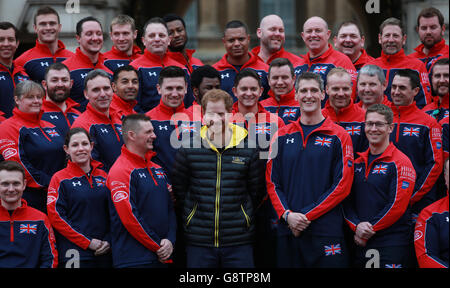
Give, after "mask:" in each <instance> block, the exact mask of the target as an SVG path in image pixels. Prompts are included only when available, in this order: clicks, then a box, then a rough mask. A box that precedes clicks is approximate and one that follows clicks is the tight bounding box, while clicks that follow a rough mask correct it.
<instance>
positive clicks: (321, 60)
mask: <svg viewBox="0 0 450 288" xmlns="http://www.w3.org/2000/svg"><path fill="white" fill-rule="evenodd" d="M330 36H331V31H330V30H329V29H328V24H327V22H325V20H323V19H322V18H320V17H317V16H314V17H311V18H309V19H308V20H306V22H305V24H303V31H302V33H301V37H302V39H303V41H304V42H305V45H306V48H307V49H308V53H306V55H303V61H304V63H303V65H301V66H300V69H301V72H304V71H311V72H314V73H316V74H319V75H320V76H321V77H322V80H323V82H324V83H325V85H326V81H327V74H328V72H330V70H331V69H333V68H335V67H342V68H344V69H346V70H347V72H348V73H349V74H350V75H351V76H352V82H353V86H355V85H356V76H357V73H356V69H355V66H354V65H353V63H352V61H351V60H350V58H348V57H347V55H345V54H343V53H341V52H339V51H337V50H334V48H333V46H331V44H329V43H328V40H329V39H330ZM296 74H297V75H299V73H296ZM327 99H328V95H327V94H326V93H325V97H324V99H323V100H322V103H321V105H322V108H323V107H324V106H325V103H326V101H327Z"/></svg>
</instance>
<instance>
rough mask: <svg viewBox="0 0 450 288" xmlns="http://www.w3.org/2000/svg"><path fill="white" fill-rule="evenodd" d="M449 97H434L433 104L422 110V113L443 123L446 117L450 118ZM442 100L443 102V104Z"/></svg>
mask: <svg viewBox="0 0 450 288" xmlns="http://www.w3.org/2000/svg"><path fill="white" fill-rule="evenodd" d="M448 97H449V95H448V93H447V95H445V96H444V97H442V98H440V97H439V96H434V97H433V102H431V103H430V104H428V105H427V106H425V107H423V108H422V111H424V112H425V113H427V114H428V115H430V116H431V117H433V118H434V119H436V120H437V121H438V122H439V121H441V120H442V119H443V118H444V117H445V116H447V117H448V113H449V112H448V111H449V108H448V107H449V105H448V104H449V103H448V102H449V98H448ZM441 99H442V102H441Z"/></svg>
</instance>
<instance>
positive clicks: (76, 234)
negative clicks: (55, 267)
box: [47, 128, 112, 268]
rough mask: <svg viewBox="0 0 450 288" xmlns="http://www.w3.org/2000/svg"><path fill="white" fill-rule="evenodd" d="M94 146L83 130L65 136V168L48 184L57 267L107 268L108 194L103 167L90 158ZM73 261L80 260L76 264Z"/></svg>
mask: <svg viewBox="0 0 450 288" xmlns="http://www.w3.org/2000/svg"><path fill="white" fill-rule="evenodd" d="M93 147H94V143H93V142H92V141H91V139H90V136H89V133H88V132H87V131H86V130H85V129H83V128H72V129H70V130H69V132H68V133H67V135H66V139H65V143H64V151H65V152H66V153H67V155H68V156H69V160H68V162H67V167H66V168H64V169H62V170H61V171H58V172H57V173H56V174H55V175H54V176H53V177H52V180H51V181H50V186H49V189H48V195H47V211H48V216H49V219H50V222H51V224H52V226H53V228H54V229H55V232H56V243H57V247H58V251H59V263H60V267H67V268H69V267H72V265H74V266H75V267H81V268H108V267H111V265H112V259H111V253H109V251H110V244H109V243H110V242H111V241H110V239H109V226H110V225H109V209H108V197H109V195H110V192H109V190H108V188H107V187H106V185H105V184H106V177H107V174H106V172H105V171H104V170H102V169H101V167H102V164H101V163H100V162H98V161H95V160H93V159H91V151H92V149H93ZM74 259H79V263H75V261H74Z"/></svg>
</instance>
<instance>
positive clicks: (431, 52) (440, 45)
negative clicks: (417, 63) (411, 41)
mask: <svg viewBox="0 0 450 288" xmlns="http://www.w3.org/2000/svg"><path fill="white" fill-rule="evenodd" d="M423 48H425V45H423V44H420V45H419V46H417V47H416V48H414V50H415V51H416V52H417V53H418V54H419V55H420V56H421V57H430V56H434V55H436V54H439V52H440V51H441V50H442V49H444V48H445V39H442V40H441V41H439V42H438V43H436V44H435V45H434V46H433V47H431V49H430V50H429V52H428V55H426V54H425V53H423Z"/></svg>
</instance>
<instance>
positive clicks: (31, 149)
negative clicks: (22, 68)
mask: <svg viewBox="0 0 450 288" xmlns="http://www.w3.org/2000/svg"><path fill="white" fill-rule="evenodd" d="M44 96H45V93H44V89H43V88H42V86H41V85H40V84H38V83H36V82H33V81H30V80H26V81H23V82H20V83H19V84H17V86H16V88H15V90H14V101H15V103H16V107H15V108H14V110H13V116H12V117H10V118H8V119H7V120H5V121H4V122H2V123H1V124H0V153H1V155H2V157H3V158H4V159H5V160H13V161H16V162H19V163H20V164H22V166H23V167H24V168H25V174H26V177H25V178H26V183H27V188H26V189H25V191H24V194H23V198H24V199H25V200H26V201H27V202H28V205H29V206H31V207H33V208H36V209H38V210H40V211H42V212H44V213H45V212H46V211H45V210H46V195H47V187H48V184H49V183H50V179H51V177H52V175H53V174H54V173H55V172H56V171H58V170H61V169H62V168H64V160H65V154H64V150H63V144H64V138H63V135H61V133H60V131H58V130H57V128H56V127H55V126H54V125H53V124H51V123H49V122H47V121H44V120H42V113H43V110H42V99H43V98H44ZM0 158H1V157H0Z"/></svg>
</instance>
